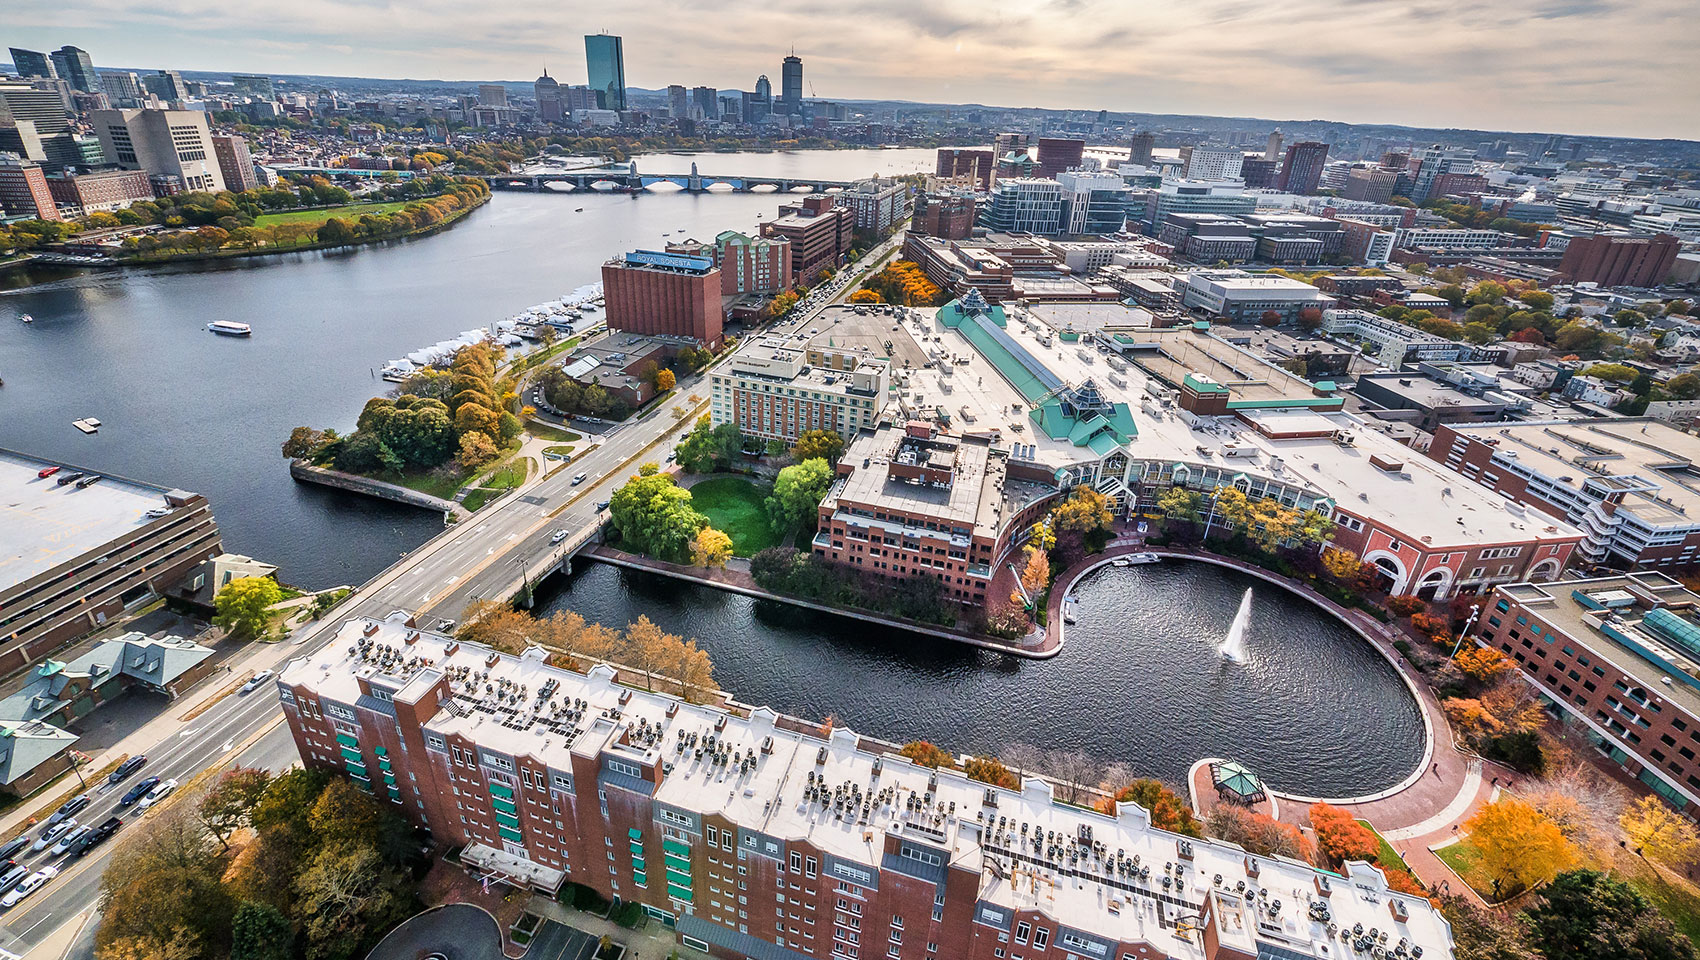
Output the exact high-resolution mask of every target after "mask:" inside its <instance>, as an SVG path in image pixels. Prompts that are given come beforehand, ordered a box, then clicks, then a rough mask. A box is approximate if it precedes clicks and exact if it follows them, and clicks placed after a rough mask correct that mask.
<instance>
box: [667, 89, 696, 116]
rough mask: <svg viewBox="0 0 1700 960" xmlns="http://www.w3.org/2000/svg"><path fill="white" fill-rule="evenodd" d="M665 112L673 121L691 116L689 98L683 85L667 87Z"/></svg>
mask: <svg viewBox="0 0 1700 960" xmlns="http://www.w3.org/2000/svg"><path fill="white" fill-rule="evenodd" d="M667 111H668V113H669V114H671V115H672V117H673V118H674V119H678V118H680V117H688V116H690V115H691V97H690V93H689V92H688V91H686V90H685V86H684V84H680V83H669V84H668V85H667Z"/></svg>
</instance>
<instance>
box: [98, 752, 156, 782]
mask: <svg viewBox="0 0 1700 960" xmlns="http://www.w3.org/2000/svg"><path fill="white" fill-rule="evenodd" d="M147 762H148V758H147V755H146V754H140V755H138V756H134V757H131V758H130V759H128V760H125V761H124V762H123V763H120V764H119V765H118V769H116V770H114V771H112V775H111V776H109V777H107V778H106V783H107V785H108V786H111V785H112V784H115V783H117V782H119V781H120V780H123V779H124V778H125V777H128V776H129V775H130V774H132V773H135V772H136V771H137V770H140V769H142V764H144V763H147Z"/></svg>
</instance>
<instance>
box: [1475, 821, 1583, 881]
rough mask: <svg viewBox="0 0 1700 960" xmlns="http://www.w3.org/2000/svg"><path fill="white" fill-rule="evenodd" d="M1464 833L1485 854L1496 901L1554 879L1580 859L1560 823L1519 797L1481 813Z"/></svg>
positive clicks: (1484, 865) (1483, 856) (1484, 858)
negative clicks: (1466, 832)
mask: <svg viewBox="0 0 1700 960" xmlns="http://www.w3.org/2000/svg"><path fill="white" fill-rule="evenodd" d="M1464 829H1465V830H1466V831H1468V832H1469V839H1470V843H1471V844H1472V845H1473V846H1474V847H1475V848H1476V850H1477V851H1479V853H1480V855H1481V865H1482V869H1483V870H1484V871H1486V873H1487V876H1488V879H1489V881H1490V882H1491V883H1492V884H1493V894H1494V897H1495V899H1502V898H1504V897H1507V896H1511V895H1514V894H1518V893H1521V892H1523V891H1524V890H1527V889H1529V888H1530V887H1533V886H1535V885H1536V884H1539V883H1543V882H1545V881H1547V880H1551V879H1552V878H1553V877H1554V876H1556V875H1557V874H1558V872H1559V871H1561V870H1564V869H1565V868H1567V867H1569V866H1570V865H1571V864H1572V863H1573V862H1575V860H1576V848H1575V846H1574V845H1572V844H1571V842H1570V841H1569V840H1567V839H1565V836H1564V833H1563V831H1561V830H1559V829H1558V825H1557V824H1555V823H1553V822H1552V821H1551V820H1548V819H1547V818H1546V817H1544V816H1542V815H1541V812H1540V811H1539V810H1536V809H1535V808H1534V807H1533V806H1531V805H1529V804H1528V803H1526V802H1524V801H1523V800H1520V799H1518V798H1516V797H1513V796H1502V797H1500V798H1499V799H1498V800H1495V801H1494V802H1492V803H1490V804H1488V805H1487V806H1485V807H1483V808H1481V809H1480V810H1478V811H1476V813H1475V815H1474V816H1472V817H1471V818H1470V819H1468V820H1466V821H1464Z"/></svg>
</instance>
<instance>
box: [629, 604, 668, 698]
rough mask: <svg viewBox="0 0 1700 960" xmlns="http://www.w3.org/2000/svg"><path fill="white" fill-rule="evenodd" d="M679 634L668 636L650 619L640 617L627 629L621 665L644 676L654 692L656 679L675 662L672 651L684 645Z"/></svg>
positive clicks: (647, 684) (646, 683) (645, 681)
mask: <svg viewBox="0 0 1700 960" xmlns="http://www.w3.org/2000/svg"><path fill="white" fill-rule="evenodd" d="M682 642H683V638H681V637H680V636H679V635H678V634H673V633H668V632H667V631H665V630H663V629H661V628H660V627H658V626H656V625H655V623H654V622H653V621H651V620H650V619H649V617H648V616H640V617H638V618H637V620H636V621H634V622H633V623H631V624H630V625H629V626H627V627H626V635H625V644H624V645H623V647H622V648H621V650H620V658H621V662H622V663H624V664H625V665H627V666H629V667H631V668H632V669H634V670H638V671H641V672H642V673H643V678H644V684H645V685H646V686H647V687H648V688H649V689H650V690H654V689H655V675H656V674H657V673H661V672H662V671H663V670H665V669H666V667H667V664H668V663H669V661H671V660H672V654H673V648H674V646H675V645H676V644H679V643H682Z"/></svg>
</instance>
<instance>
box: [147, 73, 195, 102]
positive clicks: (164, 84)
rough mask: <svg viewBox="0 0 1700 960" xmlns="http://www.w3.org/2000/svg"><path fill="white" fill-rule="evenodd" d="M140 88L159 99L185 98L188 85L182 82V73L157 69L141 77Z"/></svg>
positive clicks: (186, 97)
mask: <svg viewBox="0 0 1700 960" xmlns="http://www.w3.org/2000/svg"><path fill="white" fill-rule="evenodd" d="M142 89H144V90H146V91H147V92H149V93H151V94H153V95H154V96H156V97H158V98H160V99H161V100H186V99H188V97H189V90H188V85H187V84H185V83H184V82H183V76H182V74H179V73H178V72H177V71H175V70H159V71H156V72H154V73H150V74H148V75H147V76H145V77H143V78H142Z"/></svg>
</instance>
